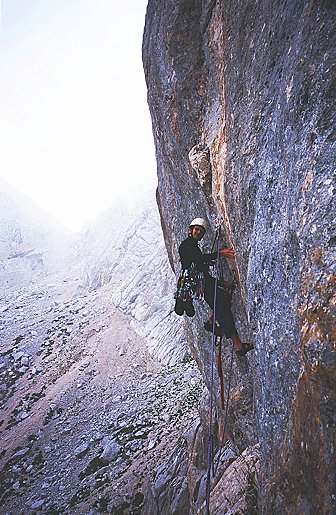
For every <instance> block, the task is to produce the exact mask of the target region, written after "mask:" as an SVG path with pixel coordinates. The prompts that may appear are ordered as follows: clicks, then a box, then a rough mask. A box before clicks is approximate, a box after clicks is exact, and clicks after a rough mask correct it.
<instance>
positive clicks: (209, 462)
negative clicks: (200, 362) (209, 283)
mask: <svg viewBox="0 0 336 515" xmlns="http://www.w3.org/2000/svg"><path fill="white" fill-rule="evenodd" d="M219 236H220V226H219V227H218V229H217V231H216V236H215V239H216V238H217V259H216V262H217V264H218V263H219V245H220V241H219ZM217 282H218V274H216V278H215V291H214V309H213V319H212V350H211V365H210V384H209V388H210V406H209V411H210V413H209V435H208V473H207V482H206V515H210V510H209V509H210V483H211V467H212V466H213V461H212V447H213V434H212V423H213V378H214V361H215V341H216V336H215V324H216V303H217Z"/></svg>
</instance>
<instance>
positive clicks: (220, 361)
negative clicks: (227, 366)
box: [217, 337, 225, 411]
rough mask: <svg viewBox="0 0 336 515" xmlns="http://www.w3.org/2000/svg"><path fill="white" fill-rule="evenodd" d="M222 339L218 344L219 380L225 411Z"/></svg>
mask: <svg viewBox="0 0 336 515" xmlns="http://www.w3.org/2000/svg"><path fill="white" fill-rule="evenodd" d="M222 340H223V338H222V337H220V338H219V343H218V345H217V346H218V358H217V371H218V376H219V380H220V397H221V407H222V410H223V411H224V408H225V398H224V378H223V369H222Z"/></svg>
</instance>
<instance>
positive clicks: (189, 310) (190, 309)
mask: <svg viewBox="0 0 336 515" xmlns="http://www.w3.org/2000/svg"><path fill="white" fill-rule="evenodd" d="M184 309H185V312H186V315H187V316H188V317H193V316H194V315H195V308H194V305H193V303H192V302H191V300H188V301H187V302H185V303H184Z"/></svg>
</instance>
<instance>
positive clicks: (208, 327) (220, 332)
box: [203, 320, 224, 336]
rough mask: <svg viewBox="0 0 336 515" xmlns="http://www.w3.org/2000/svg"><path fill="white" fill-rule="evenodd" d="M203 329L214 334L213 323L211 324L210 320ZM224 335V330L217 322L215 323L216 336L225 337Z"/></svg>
mask: <svg viewBox="0 0 336 515" xmlns="http://www.w3.org/2000/svg"><path fill="white" fill-rule="evenodd" d="M203 327H204V329H205V330H206V331H209V332H210V333H212V322H210V321H209V320H208V321H207V322H204V324H203ZM223 335H224V332H223V329H222V328H221V326H220V325H219V324H217V322H216V323H215V336H223Z"/></svg>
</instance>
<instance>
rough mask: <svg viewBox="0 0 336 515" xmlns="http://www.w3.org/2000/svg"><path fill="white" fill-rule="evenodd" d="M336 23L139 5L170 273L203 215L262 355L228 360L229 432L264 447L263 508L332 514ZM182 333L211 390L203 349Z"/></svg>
mask: <svg viewBox="0 0 336 515" xmlns="http://www.w3.org/2000/svg"><path fill="white" fill-rule="evenodd" d="M335 21H336V7H335V4H334V2H330V1H327V0H325V1H323V2H315V1H313V0H308V1H305V2H304V1H298V2H282V3H279V2H275V1H272V0H267V1H259V0H256V1H247V2H237V1H232V2H224V1H222V0H217V1H212V0H208V1H205V0H203V1H202V0H193V1H189V0H179V1H170V0H169V1H167V2H160V1H159V0H150V1H149V4H148V8H147V17H146V26H145V32H144V40H143V62H144V68H145V75H146V81H147V86H148V103H149V108H150V112H151V116H152V122H153V136H154V141H155V146H156V154H157V170H158V179H159V187H158V193H157V199H158V205H159V209H160V215H161V223H162V227H163V232H164V236H165V243H166V247H167V251H168V255H169V258H170V262H171V265H172V267H173V269H174V270H175V271H177V267H178V255H177V249H178V244H179V243H180V242H181V241H182V239H184V237H185V234H186V229H187V228H186V225H187V222H188V221H189V220H191V219H193V218H194V217H195V216H203V217H206V218H207V219H208V220H209V222H210V224H211V225H212V227H213V228H214V226H215V224H216V222H217V221H220V222H221V225H222V227H223V229H224V231H223V232H224V235H223V244H224V243H226V244H227V245H229V246H231V245H232V246H233V247H234V248H235V251H236V260H235V264H234V266H232V267H231V269H230V268H229V267H230V265H228V264H223V267H224V273H225V274H226V275H228V276H234V277H235V280H236V283H237V287H236V292H235V295H234V299H233V305H234V314H235V318H236V320H237V326H238V329H239V332H240V333H241V335H242V337H243V339H251V340H252V341H253V342H254V344H255V348H256V350H255V352H254V353H250V354H249V356H248V358H242V359H240V360H239V359H235V360H234V366H233V383H232V384H233V386H232V391H231V408H230V412H229V414H230V416H229V435H230V438H231V439H234V441H235V444H236V445H237V447H238V450H239V451H240V452H242V451H244V449H245V448H247V447H250V446H253V445H254V444H256V443H257V442H259V443H260V455H261V458H260V474H259V488H258V495H259V499H258V505H259V510H260V511H262V512H264V513H297V512H298V511H300V512H303V513H314V512H320V513H331V512H332V511H333V509H334V508H335V499H336V498H335V491H334V485H335V470H336V467H335V455H334V443H333V442H334V425H335V393H334V392H335V318H334V317H335V302H334V298H335V297H334V296H335V241H336V240H335V224H334V221H335V202H334V192H335V171H334V170H335V132H334V122H335V120H334V105H335V75H334V71H333V64H334V62H335V57H336V56H335V30H334V27H335ZM212 236H213V233H211V231H210V232H209V233H208V239H207V241H205V247H208V248H209V246H210V245H211V240H212ZM199 314H201V316H203V315H204V310H203V308H202V307H200V308H199ZM200 318H201V317H200ZM186 323H187V324H188V325H189V327H188V337H189V341H190V346H191V348H192V349H193V353H194V355H195V357H196V359H197V361H198V364H199V367H200V369H201V371H202V373H203V375H204V379H205V381H206V382H208V381H209V363H210V354H209V342H208V341H206V336H205V334H204V332H202V329H201V326H200V324H199V325H198V324H197V322H193V324H190V323H189V322H186ZM226 352H227V353H226V354H225V358H226V359H224V361H225V362H226V363H229V356H230V352H229V349H227V351H226ZM251 354H252V355H251ZM253 354H255V355H253ZM224 374H225V376H226V384H227V376H228V366H227V365H226V366H225V372H224ZM217 387H218V385H216V387H215V391H216V392H217V391H218V390H217ZM216 397H217V400H218V395H217V394H216ZM217 404H218V405H219V403H218V402H217ZM217 417H218V419H219V420H222V419H223V416H222V414H221V412H220V409H219V408H218V409H217ZM190 503H191V504H190V506H192V504H193V503H192V501H190ZM190 509H192V508H190ZM162 513H168V512H166V511H162ZM228 513H229V511H228Z"/></svg>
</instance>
